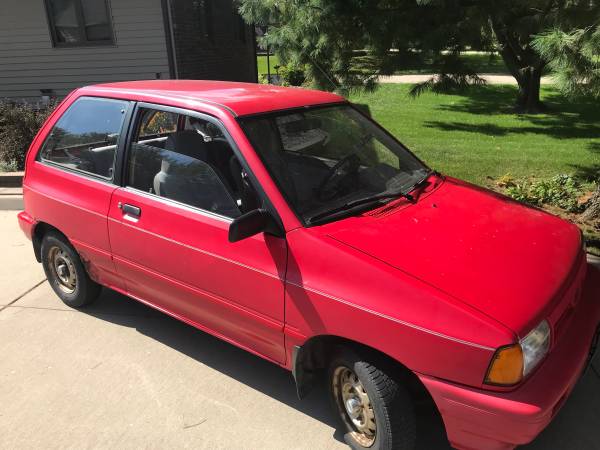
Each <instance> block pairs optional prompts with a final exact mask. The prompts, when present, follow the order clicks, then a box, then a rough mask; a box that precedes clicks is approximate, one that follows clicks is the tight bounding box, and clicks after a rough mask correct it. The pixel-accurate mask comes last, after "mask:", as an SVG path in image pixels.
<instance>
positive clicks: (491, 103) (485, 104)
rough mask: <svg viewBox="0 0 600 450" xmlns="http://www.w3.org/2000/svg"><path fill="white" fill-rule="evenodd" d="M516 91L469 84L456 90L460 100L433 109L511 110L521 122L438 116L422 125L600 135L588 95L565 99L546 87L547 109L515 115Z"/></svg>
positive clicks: (495, 132)
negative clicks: (469, 85) (542, 112)
mask: <svg viewBox="0 0 600 450" xmlns="http://www.w3.org/2000/svg"><path fill="white" fill-rule="evenodd" d="M548 91H549V93H548ZM516 92H517V89H516V87H514V86H503V85H500V86H498V85H494V86H479V87H471V88H469V89H468V90H466V91H463V92H462V93H457V95H459V96H460V97H461V99H460V101H458V102H454V103H452V104H442V105H439V106H438V107H437V109H439V110H443V111H447V112H456V113H467V114H473V115H477V116H493V115H499V114H503V115H506V114H514V115H515V117H516V118H517V119H518V120H519V122H520V124H521V125H517V126H514V125H509V126H502V125H499V124H497V123H491V122H488V123H471V122H458V121H453V122H447V121H440V120H435V121H428V122H425V124H424V125H425V126H426V127H429V128H437V129H439V130H442V131H448V132H453V131H459V132H468V133H476V134H483V135H487V136H507V135H509V134H538V135H543V136H549V137H552V138H555V139H594V138H598V137H600V120H599V119H600V105H599V104H598V102H597V101H593V100H591V99H588V98H577V99H573V101H567V99H566V98H565V97H563V96H562V95H560V93H559V92H558V91H556V90H554V89H552V88H547V94H546V95H545V97H544V102H545V104H546V105H547V107H548V113H545V114H519V115H517V114H516V113H515V111H514V99H515V96H516ZM513 123H514V122H513ZM593 145H594V146H598V147H600V143H594V144H593Z"/></svg>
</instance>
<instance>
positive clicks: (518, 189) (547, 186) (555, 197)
mask: <svg viewBox="0 0 600 450" xmlns="http://www.w3.org/2000/svg"><path fill="white" fill-rule="evenodd" d="M506 192H507V194H508V195H509V196H510V197H512V198H514V199H515V200H518V201H521V202H524V203H529V204H531V205H536V206H541V205H543V204H546V205H552V206H556V207H559V208H562V209H564V210H566V211H568V212H579V211H580V210H581V209H582V207H581V205H580V204H579V197H580V196H581V194H582V191H581V186H580V185H579V183H578V182H577V181H576V180H575V179H574V178H573V177H572V176H570V175H556V176H554V177H552V178H550V179H547V180H540V181H535V182H522V183H514V184H512V185H508V187H507V189H506Z"/></svg>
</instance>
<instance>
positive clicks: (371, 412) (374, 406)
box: [329, 350, 416, 450]
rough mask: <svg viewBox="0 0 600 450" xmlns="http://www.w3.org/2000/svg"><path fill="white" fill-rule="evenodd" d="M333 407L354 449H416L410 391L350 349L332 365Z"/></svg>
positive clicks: (330, 378)
mask: <svg viewBox="0 0 600 450" xmlns="http://www.w3.org/2000/svg"><path fill="white" fill-rule="evenodd" d="M329 387H330V393H331V399H332V403H333V407H334V409H335V412H336V413H337V415H338V417H339V418H340V419H341V422H342V425H343V427H344V431H345V436H344V438H345V440H346V442H347V443H348V445H350V446H351V447H352V448H354V449H372V450H413V449H414V448H415V441H416V425H415V413H414V406H413V402H412V399H411V397H410V395H409V393H408V391H407V390H406V389H405V388H404V387H403V386H402V385H401V384H400V383H398V382H397V381H396V380H395V379H394V377H392V376H391V375H389V374H388V373H387V372H386V371H385V370H383V368H380V367H378V366H377V365H375V364H373V363H371V362H369V361H366V360H365V359H363V358H360V357H359V356H357V355H355V354H354V353H352V352H349V351H345V350H343V351H340V352H339V353H338V356H336V357H335V358H334V359H333V361H332V362H331V364H330V367H329Z"/></svg>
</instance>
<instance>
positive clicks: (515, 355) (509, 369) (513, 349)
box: [485, 344, 524, 386]
mask: <svg viewBox="0 0 600 450" xmlns="http://www.w3.org/2000/svg"><path fill="white" fill-rule="evenodd" d="M523 369H524V366H523V350H522V348H521V345H519V344H514V345H509V346H507V347H502V348H499V349H498V351H496V354H495V355H494V358H493V359H492V362H491V363H490V368H489V369H488V373H487V376H486V377H485V383H486V384H495V385H502V386H512V385H515V384H517V383H518V382H520V381H521V380H522V379H523V372H524V370H523Z"/></svg>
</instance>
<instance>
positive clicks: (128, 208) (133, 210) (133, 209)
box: [121, 203, 142, 218]
mask: <svg viewBox="0 0 600 450" xmlns="http://www.w3.org/2000/svg"><path fill="white" fill-rule="evenodd" d="M121 209H122V211H123V214H127V215H128V216H132V217H136V218H137V217H140V216H141V215H142V210H141V209H140V208H138V207H137V206H133V205H130V204H128V203H125V204H123V205H121Z"/></svg>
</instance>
